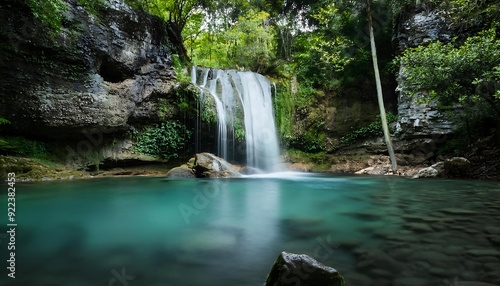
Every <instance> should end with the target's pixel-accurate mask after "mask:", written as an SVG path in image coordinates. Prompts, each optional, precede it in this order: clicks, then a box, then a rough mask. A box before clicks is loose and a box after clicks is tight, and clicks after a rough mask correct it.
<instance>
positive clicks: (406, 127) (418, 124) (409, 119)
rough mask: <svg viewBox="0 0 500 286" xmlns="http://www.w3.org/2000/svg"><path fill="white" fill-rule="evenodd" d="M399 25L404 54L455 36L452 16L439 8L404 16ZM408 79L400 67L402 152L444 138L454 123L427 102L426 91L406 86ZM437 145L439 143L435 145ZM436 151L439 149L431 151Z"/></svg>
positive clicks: (396, 39)
mask: <svg viewBox="0 0 500 286" xmlns="http://www.w3.org/2000/svg"><path fill="white" fill-rule="evenodd" d="M400 19H401V20H400V22H399V23H398V25H397V26H396V32H395V34H394V36H393V40H394V43H395V46H396V49H397V52H399V53H401V52H403V51H404V50H406V49H407V48H413V47H418V46H422V45H426V44H428V43H430V42H431V41H435V40H440V41H443V42H448V41H450V40H451V39H452V37H453V31H452V30H450V28H449V24H448V21H449V15H448V13H447V12H445V11H439V10H430V11H429V10H425V9H420V10H416V11H414V12H413V13H411V14H410V15H402V16H401V18H400ZM405 80H406V77H405V73H404V66H402V65H401V66H400V69H399V73H398V76H397V82H398V87H397V89H396V92H397V94H398V122H397V124H396V135H397V138H398V139H399V141H400V142H396V143H399V144H396V146H399V148H400V150H399V151H403V152H405V151H408V152H410V151H412V150H413V149H414V148H415V144H417V145H418V144H419V143H423V142H425V144H429V140H435V139H436V138H439V140H443V136H446V135H447V134H450V133H452V132H453V129H454V127H453V124H452V122H450V121H449V120H448V119H446V118H445V117H444V116H443V114H441V113H440V112H439V111H438V110H437V109H436V104H435V103H433V102H430V103H424V102H423V101H422V98H423V97H425V96H426V93H425V91H422V92H421V93H420V94H417V95H415V96H410V94H409V93H408V92H407V91H406V90H405V88H404V82H405ZM431 146H434V148H431V149H435V144H431ZM428 151H429V153H432V152H433V151H435V150H428Z"/></svg>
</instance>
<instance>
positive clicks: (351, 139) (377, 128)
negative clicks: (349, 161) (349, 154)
mask: <svg viewBox="0 0 500 286" xmlns="http://www.w3.org/2000/svg"><path fill="white" fill-rule="evenodd" d="M386 117H387V124H391V123H394V122H396V121H397V116H396V115H394V114H392V113H391V112H387V113H386ZM382 135H383V132H382V121H381V120H380V115H377V119H376V120H375V121H373V122H372V123H370V124H369V125H367V126H365V127H361V128H359V129H356V130H353V131H351V132H350V133H349V134H347V135H346V136H343V137H341V138H340V146H349V145H352V144H354V143H356V141H358V140H360V139H366V138H373V137H379V136H382Z"/></svg>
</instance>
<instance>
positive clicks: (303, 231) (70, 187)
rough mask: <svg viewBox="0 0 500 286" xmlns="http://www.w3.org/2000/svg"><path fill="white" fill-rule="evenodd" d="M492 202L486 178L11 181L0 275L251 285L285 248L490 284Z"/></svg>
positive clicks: (409, 275) (398, 274) (495, 231)
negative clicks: (10, 269) (13, 242)
mask: <svg viewBox="0 0 500 286" xmlns="http://www.w3.org/2000/svg"><path fill="white" fill-rule="evenodd" d="M0 199H1V203H2V205H6V199H7V198H6V196H5V195H4V194H2V196H1V197H0ZM499 202H500V186H499V184H498V183H491V182H480V181H451V180H418V181H416V180H409V179H405V178H393V177H358V176H340V177H339V176H326V175H314V174H297V173H285V174H279V175H277V174H272V175H256V176H249V177H246V178H238V179H227V180H172V179H162V178H109V179H98V180H82V181H72V182H53V183H36V184H19V185H18V186H17V204H16V207H17V208H16V211H17V215H16V218H17V223H18V224H19V226H18V229H17V234H16V236H17V253H16V255H17V256H16V257H17V265H16V266H17V267H16V276H17V278H16V280H15V281H13V280H12V279H8V278H6V273H5V268H4V267H2V276H1V277H0V283H1V285H123V284H120V282H119V279H117V276H120V275H122V273H125V274H126V275H127V278H129V279H130V280H128V281H125V282H127V283H128V285H131V286H133V285H187V286H189V285H218V286H221V285H262V283H263V282H264V281H265V278H266V275H267V273H268V271H269V269H270V267H271V266H272V263H273V261H274V260H275V258H276V257H277V255H278V254H279V253H280V252H281V251H283V250H286V251H288V252H296V253H306V254H309V255H311V256H313V257H315V258H317V259H318V260H319V261H320V262H323V263H325V264H327V265H330V266H333V267H334V268H336V269H338V270H339V271H341V273H342V274H343V275H345V276H346V277H347V281H348V282H349V283H348V284H349V285H377V286H378V285H446V284H444V282H443V281H454V279H457V280H458V281H482V282H488V283H497V284H498V285H500V281H499V279H500V274H499V273H498V271H497V269H500V268H495V267H496V266H498V265H500V249H499V242H500V239H499V238H500V228H499V227H498V226H499V225H500V207H499ZM4 226H5V223H4V224H2V227H4ZM0 246H1V249H0V253H1V254H2V257H6V254H7V252H6V247H5V244H4V243H2V244H0ZM3 263H5V262H3ZM2 265H4V264H2ZM117 273H118V274H117ZM132 277H133V279H132ZM113 279H114V280H113ZM14 282H15V283H14Z"/></svg>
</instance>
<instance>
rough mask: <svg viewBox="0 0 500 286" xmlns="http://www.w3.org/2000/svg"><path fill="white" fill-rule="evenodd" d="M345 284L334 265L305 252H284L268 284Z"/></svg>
mask: <svg viewBox="0 0 500 286" xmlns="http://www.w3.org/2000/svg"><path fill="white" fill-rule="evenodd" d="M288 285H290V286H291V285H301V286H345V281H344V278H343V277H342V276H341V275H340V273H339V272H338V271H337V270H335V269H334V268H332V267H329V266H325V265H323V264H321V263H319V262H318V261H317V260H315V259H314V258H311V257H309V256H307V255H305V254H293V253H287V252H284V251H283V252H282V253H281V254H280V255H279V256H278V258H277V259H276V261H275V262H274V265H273V267H272V268H271V272H270V273H269V275H268V276H267V280H266V286H288Z"/></svg>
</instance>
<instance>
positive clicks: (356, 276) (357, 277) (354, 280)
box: [344, 272, 373, 286]
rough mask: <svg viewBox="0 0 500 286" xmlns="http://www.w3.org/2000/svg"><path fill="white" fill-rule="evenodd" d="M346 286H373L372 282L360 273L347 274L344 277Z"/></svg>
mask: <svg viewBox="0 0 500 286" xmlns="http://www.w3.org/2000/svg"><path fill="white" fill-rule="evenodd" d="M344 278H345V280H346V285H356V286H370V285H373V280H372V279H371V278H370V277H368V276H367V275H364V274H361V273H357V272H356V273H349V274H347V275H345V276H344Z"/></svg>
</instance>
